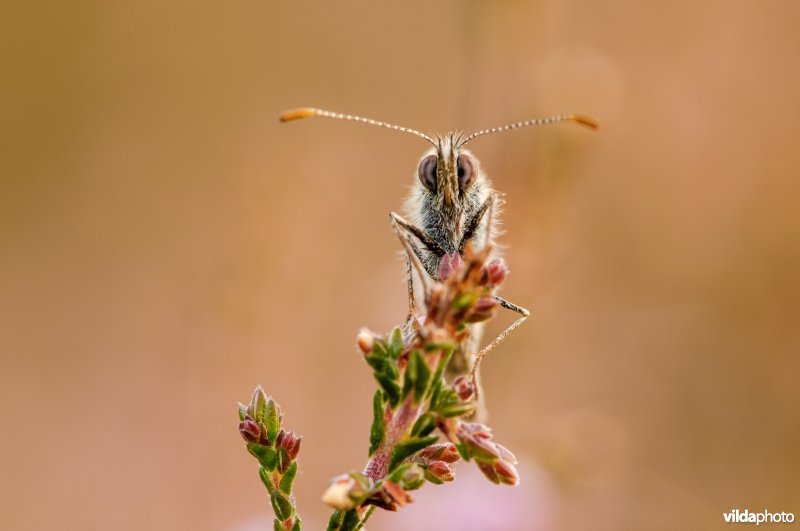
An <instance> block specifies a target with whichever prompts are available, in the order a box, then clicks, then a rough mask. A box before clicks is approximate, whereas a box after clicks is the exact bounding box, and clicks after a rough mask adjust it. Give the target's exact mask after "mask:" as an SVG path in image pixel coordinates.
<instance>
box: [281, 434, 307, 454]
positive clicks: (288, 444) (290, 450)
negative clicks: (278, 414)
mask: <svg viewBox="0 0 800 531" xmlns="http://www.w3.org/2000/svg"><path fill="white" fill-rule="evenodd" d="M281 433H283V430H281ZM279 439H280V442H278V444H279V445H280V446H282V447H283V448H284V450H286V453H287V454H288V455H289V459H290V460H292V461H294V460H295V459H296V458H297V454H298V453H299V452H300V443H301V442H302V440H303V438H302V437H298V436H297V435H295V434H294V432H291V431H288V432H286V433H285V434H284V436H283V437H282V438H280V436H279Z"/></svg>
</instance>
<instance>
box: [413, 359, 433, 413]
mask: <svg viewBox="0 0 800 531" xmlns="http://www.w3.org/2000/svg"><path fill="white" fill-rule="evenodd" d="M411 358H413V359H416V360H417V362H416V363H415V365H416V370H417V375H416V376H415V377H414V404H415V405H416V404H419V401H420V400H422V398H423V397H424V396H425V393H426V392H427V390H428V386H429V385H430V379H431V370H430V368H428V364H427V363H425V358H423V357H422V354H420V353H419V351H417V350H415V351H414V352H413V353H412V354H411Z"/></svg>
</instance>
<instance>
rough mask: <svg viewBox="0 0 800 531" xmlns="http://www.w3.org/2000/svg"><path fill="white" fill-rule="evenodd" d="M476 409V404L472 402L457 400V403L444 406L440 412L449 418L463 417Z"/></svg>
mask: <svg viewBox="0 0 800 531" xmlns="http://www.w3.org/2000/svg"><path fill="white" fill-rule="evenodd" d="M474 411H475V404H473V403H471V402H456V403H455V404H450V405H448V406H444V407H443V408H442V409H441V410H440V411H439V414H440V415H441V416H443V417H444V418H446V419H449V418H453V417H463V416H465V415H469V414H471V413H473V412H474Z"/></svg>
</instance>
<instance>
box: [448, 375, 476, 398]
mask: <svg viewBox="0 0 800 531" xmlns="http://www.w3.org/2000/svg"><path fill="white" fill-rule="evenodd" d="M453 389H455V391H456V394H457V395H458V398H460V399H461V400H469V399H470V398H472V395H473V394H474V393H475V386H474V385H473V384H472V379H471V378H469V377H467V376H463V375H462V376H459V377H458V378H456V379H455V380H453Z"/></svg>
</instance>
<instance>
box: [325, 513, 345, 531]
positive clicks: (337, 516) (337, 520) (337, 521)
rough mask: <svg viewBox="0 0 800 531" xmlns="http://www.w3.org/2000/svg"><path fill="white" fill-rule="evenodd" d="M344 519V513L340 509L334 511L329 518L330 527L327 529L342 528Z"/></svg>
mask: <svg viewBox="0 0 800 531" xmlns="http://www.w3.org/2000/svg"><path fill="white" fill-rule="evenodd" d="M343 519H344V513H343V512H342V511H340V510H339V509H336V510H335V511H333V514H331V517H330V519H329V520H328V529H327V531H338V530H339V529H341V528H342V520H343Z"/></svg>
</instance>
